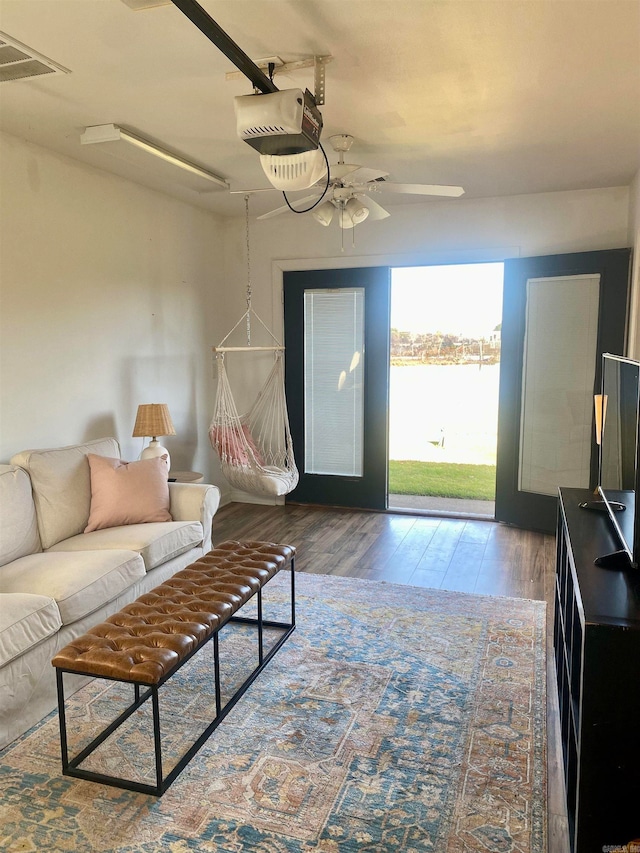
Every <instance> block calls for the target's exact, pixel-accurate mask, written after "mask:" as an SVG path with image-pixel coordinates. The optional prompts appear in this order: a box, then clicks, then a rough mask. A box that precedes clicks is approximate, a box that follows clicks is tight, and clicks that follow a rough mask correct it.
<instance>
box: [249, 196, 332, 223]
mask: <svg viewBox="0 0 640 853" xmlns="http://www.w3.org/2000/svg"><path fill="white" fill-rule="evenodd" d="M317 199H318V196H317V195H308V196H307V197H306V198H297V199H296V204H307V203H308V202H310V201H317ZM281 213H291V208H290V207H289V205H288V204H283V205H282V207H276V209H275V210H270V211H269V213H263V214H262V216H258V217H257V218H258V219H271V217H272V216H279V215H280V214H281Z"/></svg>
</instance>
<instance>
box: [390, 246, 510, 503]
mask: <svg viewBox="0 0 640 853" xmlns="http://www.w3.org/2000/svg"><path fill="white" fill-rule="evenodd" d="M502 289H503V264H501V263H485V264H464V265H447V266H432V267H403V268H396V269H392V271H391V323H390V325H391V365H390V387H389V489H388V490H389V499H388V505H389V508H410V509H425V510H436V511H451V512H461V513H474V514H475V513H478V514H481V515H487V516H490V517H493V515H494V500H495V473H496V447H497V424H498V388H499V377H500V337H501V319H502Z"/></svg>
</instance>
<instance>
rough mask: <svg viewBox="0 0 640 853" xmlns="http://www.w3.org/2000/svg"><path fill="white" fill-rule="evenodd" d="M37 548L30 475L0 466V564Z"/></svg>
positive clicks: (14, 468)
mask: <svg viewBox="0 0 640 853" xmlns="http://www.w3.org/2000/svg"><path fill="white" fill-rule="evenodd" d="M40 550H42V549H41V546H40V537H39V536H38V522H37V519H36V508H35V505H34V503H33V497H32V495H31V481H30V480H29V475H28V474H27V473H26V471H23V470H22V468H17V467H16V466H15V465H0V566H4V565H5V563H10V562H11V561H12V560H17V559H19V558H20V557H24V556H25V555H26V554H34V553H36V552H37V551H40Z"/></svg>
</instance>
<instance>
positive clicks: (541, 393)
mask: <svg viewBox="0 0 640 853" xmlns="http://www.w3.org/2000/svg"><path fill="white" fill-rule="evenodd" d="M599 301H600V276H599V275H598V274H595V275H576V276H565V277H553V278H535V279H529V281H528V282H527V308H526V331H525V343H524V363H523V375H522V401H521V406H522V409H521V418H520V466H519V484H518V488H519V490H520V491H523V492H535V493H537V494H545V495H553V496H555V495H557V493H558V486H565V487H575V488H585V489H586V488H588V487H589V467H590V461H591V448H592V444H593V442H594V440H595V438H594V436H593V432H592V415H593V392H594V380H595V368H596V355H597V336H598V309H599Z"/></svg>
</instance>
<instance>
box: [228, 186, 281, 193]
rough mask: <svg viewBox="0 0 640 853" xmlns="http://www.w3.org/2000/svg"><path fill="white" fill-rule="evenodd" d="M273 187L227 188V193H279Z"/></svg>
mask: <svg viewBox="0 0 640 853" xmlns="http://www.w3.org/2000/svg"><path fill="white" fill-rule="evenodd" d="M279 192H281V190H277V189H276V188H275V187H260V188H259V189H253V190H229V195H253V194H254V193H279Z"/></svg>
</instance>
